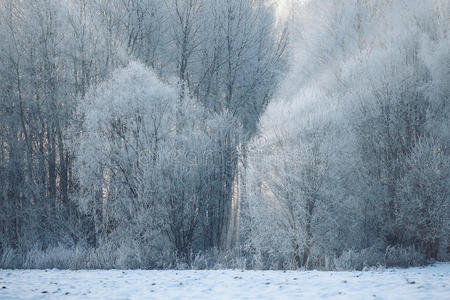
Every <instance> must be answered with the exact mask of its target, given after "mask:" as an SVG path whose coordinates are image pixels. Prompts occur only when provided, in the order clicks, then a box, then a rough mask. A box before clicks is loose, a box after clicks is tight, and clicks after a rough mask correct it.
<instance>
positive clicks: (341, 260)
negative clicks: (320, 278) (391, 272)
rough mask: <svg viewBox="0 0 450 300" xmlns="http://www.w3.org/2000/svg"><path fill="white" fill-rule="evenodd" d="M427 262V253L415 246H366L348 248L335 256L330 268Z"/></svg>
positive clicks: (356, 268) (411, 265)
mask: <svg viewBox="0 0 450 300" xmlns="http://www.w3.org/2000/svg"><path fill="white" fill-rule="evenodd" d="M424 264H426V259H425V255H424V254H423V253H422V252H420V251H418V250H416V248H415V247H403V246H392V247H391V246H388V247H387V248H385V249H383V248H375V247H371V248H366V249H362V250H360V251H355V250H352V249H350V250H347V251H344V252H343V253H342V255H341V256H339V257H337V258H334V260H333V263H332V264H330V269H336V270H363V269H365V268H370V267H381V266H383V267H404V268H406V267H413V266H421V265H424Z"/></svg>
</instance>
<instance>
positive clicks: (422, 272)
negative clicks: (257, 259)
mask: <svg viewBox="0 0 450 300" xmlns="http://www.w3.org/2000/svg"><path fill="white" fill-rule="evenodd" d="M66 298H67V299H319V298H332V299H444V300H445V299H450V263H445V264H436V265H435V266H430V267H426V268H410V269H385V270H374V271H365V272H320V271H307V272H302V271H287V272H282V271H239V270H226V271H220V270H219V271H121V270H112V271H59V270H47V271H45V270H25V271H12V270H0V299H2V300H6V299H66Z"/></svg>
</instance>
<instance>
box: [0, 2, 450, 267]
mask: <svg viewBox="0 0 450 300" xmlns="http://www.w3.org/2000/svg"><path fill="white" fill-rule="evenodd" d="M291 4H292V5H291V6H290V8H291V9H289V15H288V16H285V17H284V18H281V19H280V18H279V16H277V15H276V11H277V10H276V5H277V3H276V1H263V0H225V1H222V0H120V1H111V0H94V1H92V0H62V1H61V0H58V1H57V0H36V1H17V0H4V1H2V2H0V145H1V147H0V212H1V213H0V266H3V267H27V268H46V267H60V268H177V267H178V268H186V267H195V268H212V267H240V268H263V269H286V268H301V267H305V268H328V269H339V268H342V269H349V268H363V267H365V266H374V265H378V264H384V265H405V266H407V265H415V264H420V263H425V262H426V261H429V260H430V259H433V260H446V259H448V253H449V239H448V236H449V233H450V223H449V220H450V207H449V198H448V195H449V187H450V182H449V178H450V177H449V173H448V172H449V171H448V170H449V144H448V142H449V136H448V119H449V107H448V95H449V94H450V93H449V91H448V79H449V73H448V64H446V63H445V62H446V61H448V58H449V57H448V48H449V39H448V28H447V27H448V26H447V25H446V22H447V19H448V3H447V2H446V1H443V0H433V1H428V2H426V3H423V1H418V0H417V1H416V0H414V1H402V0H396V1H387V0H386V1H377V2H373V1H366V0H354V1H353V0H352V1H350V0H349V1H344V2H342V1H322V0H316V1H306V2H295V1H293V2H292V3H291ZM288 40H289V44H288Z"/></svg>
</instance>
